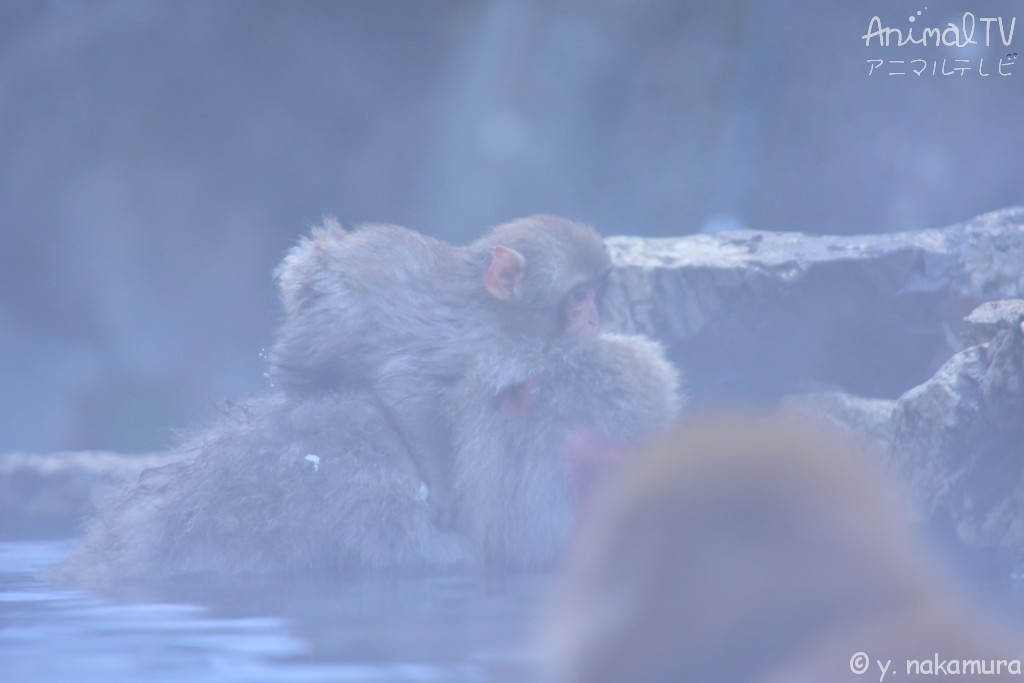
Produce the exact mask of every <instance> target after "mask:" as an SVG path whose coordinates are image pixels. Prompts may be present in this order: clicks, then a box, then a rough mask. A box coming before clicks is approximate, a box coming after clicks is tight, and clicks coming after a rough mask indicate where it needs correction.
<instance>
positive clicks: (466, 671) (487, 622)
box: [0, 541, 546, 683]
mask: <svg viewBox="0 0 1024 683" xmlns="http://www.w3.org/2000/svg"><path fill="white" fill-rule="evenodd" d="M70 547H71V543H70V542H54V541H47V542H10V543H0V670H2V671H3V681H4V682H5V683H58V682H60V683H65V682H66V681H76V682H82V683H92V682H96V683H127V682H128V681H131V682H132V683H135V682H136V681H141V680H145V681H147V682H155V683H163V682H164V681H167V682H170V681H174V682H180V681H189V682H190V683H193V682H198V683H207V682H209V683H231V682H234V681H238V682H242V681H245V682H247V683H261V682H263V681H282V682H286V683H289V682H295V683H299V682H306V681H371V682H372V681H492V680H529V679H531V678H533V677H534V676H531V675H530V672H531V671H532V670H533V669H532V660H533V659H534V653H533V651H532V650H531V649H530V647H529V646H528V643H529V639H528V637H527V634H528V632H529V627H530V625H531V624H532V622H533V620H534V618H535V616H536V611H537V607H538V606H539V604H540V601H541V600H540V598H541V597H542V595H543V592H544V588H545V583H546V582H545V581H544V580H542V579H537V578H522V579H512V580H494V579H483V578H465V577H463V578H451V577H440V578H439V577H432V578H422V579H412V578H403V579H387V580H384V579H361V580H358V581H351V580H346V581H337V580H329V579H318V580H303V581H295V582H289V581H282V580H280V579H278V580H274V579H266V578H259V579H252V580H246V581H231V582H225V581H222V582H207V583H195V582H190V583H187V584H179V585H163V586H158V587H157V586H147V587H139V586H135V587H132V588H131V589H127V588H125V587H118V591H117V593H116V594H113V595H105V596H97V595H92V594H89V593H84V592H80V591H66V590H54V589H52V588H49V587H48V586H46V585H45V584H43V583H42V582H41V581H40V579H39V573H40V572H41V571H42V570H44V569H45V568H46V567H48V566H49V565H51V564H53V563H54V562H56V561H58V560H59V559H61V558H62V557H63V556H64V555H65V554H66V553H67V552H68V550H69V548H70Z"/></svg>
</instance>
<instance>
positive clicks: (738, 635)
mask: <svg viewBox="0 0 1024 683" xmlns="http://www.w3.org/2000/svg"><path fill="white" fill-rule="evenodd" d="M896 500H897V498H896V497H895V495H894V492H892V491H890V490H889V487H888V486H887V482H885V481H884V480H883V479H882V477H881V476H880V474H879V473H877V472H875V471H874V470H873V469H872V467H871V460H870V459H869V458H868V457H867V456H866V455H865V454H862V453H856V452H851V451H850V450H849V449H848V447H847V446H846V445H845V444H844V443H842V442H841V441H837V440H836V439H835V437H832V436H829V435H827V434H822V433H820V432H818V431H817V430H815V429H810V428H809V427H808V426H806V425H799V424H794V423H791V422H786V421H783V420H780V419H777V418H775V417H771V416H754V415H740V416H717V417H704V418H701V419H698V420H694V421H692V422H691V423H690V424H688V425H685V426H684V427H682V428H681V429H678V430H676V431H675V432H673V433H671V434H669V435H667V436H666V437H665V438H664V439H663V440H662V441H661V442H660V443H659V444H658V445H657V446H656V447H655V448H653V449H652V450H651V451H650V454H649V455H648V456H647V457H642V458H638V459H637V460H635V461H634V462H633V464H632V466H631V467H629V468H628V470H627V471H626V472H625V473H623V475H622V476H621V477H620V478H619V479H618V480H617V481H616V482H614V484H613V485H612V486H610V487H609V490H608V491H607V495H606V496H604V498H603V499H601V500H599V501H598V504H597V505H595V506H594V507H595V509H594V510H592V511H593V512H594V514H593V515H591V517H590V518H589V519H588V520H587V521H588V522H589V523H588V524H586V525H584V528H583V529H582V530H581V533H580V534H579V536H578V537H577V538H576V541H577V543H576V545H575V548H574V553H573V556H572V558H571V561H570V562H569V563H568V565H569V566H568V569H569V571H568V572H567V573H566V576H565V577H564V580H563V582H562V585H561V590H560V591H559V599H558V600H557V601H556V605H555V608H554V610H553V613H552V618H551V620H550V624H549V629H548V630H547V632H546V644H547V645H548V646H549V647H550V648H551V650H552V662H553V671H554V677H553V679H554V680H558V681H564V682H565V683H582V682H583V681H586V682H587V683H603V682H605V681H607V682H612V681H624V680H640V681H651V682H661V681H665V682H669V681H704V682H707V683H717V682H721V683H734V682H735V681H751V682H757V681H760V682H763V683H784V682H785V683H812V682H817V681H851V682H853V681H862V680H864V679H865V678H866V677H865V676H862V675H857V674H855V673H853V672H852V671H851V668H850V666H851V664H850V662H851V658H852V657H853V656H854V655H855V654H856V653H858V652H865V653H867V656H868V657H869V660H870V661H868V662H867V663H868V665H869V667H870V670H869V671H868V672H867V673H868V674H869V675H870V676H873V678H872V680H879V676H880V673H881V672H880V669H879V667H878V662H879V661H881V662H882V664H883V665H885V663H886V662H887V661H889V662H890V666H889V669H888V674H889V675H886V676H885V680H886V681H888V680H889V678H890V676H891V675H892V674H893V672H896V674H897V675H896V677H895V680H897V681H898V680H900V679H901V678H902V677H903V676H904V675H905V674H906V672H907V668H906V666H907V661H908V660H919V661H921V660H929V661H930V662H931V660H932V659H933V657H934V656H937V657H938V659H939V660H951V659H956V660H958V661H959V660H975V659H979V660H980V659H983V660H985V662H986V667H987V666H989V664H990V660H992V659H995V660H1008V661H1009V660H1014V659H1021V658H1022V654H1024V652H1022V650H1024V648H1022V647H1021V645H1020V644H1021V642H1022V641H1021V639H1020V637H1019V636H1013V635H1011V634H1010V633H1009V631H1007V630H1006V629H1005V627H1004V626H1002V625H999V624H996V623H994V622H993V621H992V620H991V619H989V618H986V617H984V616H983V615H980V614H979V613H977V611H976V610H974V609H972V608H971V607H970V606H968V605H967V603H966V602H965V601H964V600H963V598H962V596H960V595H958V593H957V591H956V590H955V588H954V587H953V586H952V585H950V583H949V582H948V580H946V579H944V578H943V577H941V576H940V575H938V574H937V573H936V572H935V571H934V569H933V567H932V563H931V562H930V561H929V559H928V558H927V556H926V554H925V553H924V551H923V550H922V547H921V546H920V544H919V542H918V539H917V538H915V536H914V533H913V531H912V528H911V526H910V522H909V519H908V515H907V510H905V509H903V508H902V507H901V506H900V505H899V504H898V503H897V502H896ZM932 665H933V666H934V664H932ZM958 666H959V665H958ZM1003 673H1004V675H1006V665H1003ZM958 678H959V677H958ZM964 678H966V679H967V680H971V681H983V680H988V678H989V677H986V676H982V675H981V674H980V673H978V674H977V675H972V676H965V677H964Z"/></svg>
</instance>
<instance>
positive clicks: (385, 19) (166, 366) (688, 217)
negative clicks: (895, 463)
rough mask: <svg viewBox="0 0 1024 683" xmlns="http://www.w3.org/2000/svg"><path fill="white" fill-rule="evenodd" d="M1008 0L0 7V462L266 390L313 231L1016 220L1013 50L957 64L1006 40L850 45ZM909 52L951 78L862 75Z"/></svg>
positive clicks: (143, 431) (144, 2)
mask: <svg viewBox="0 0 1024 683" xmlns="http://www.w3.org/2000/svg"><path fill="white" fill-rule="evenodd" d="M926 2H927V5H926V4H925V3H926ZM925 7H927V9H925ZM1019 9H1020V6H1019V3H1014V2H1012V0H1005V1H1002V2H1000V1H998V0H972V2H951V1H948V0H943V1H941V2H939V1H936V0H921V1H919V2H893V1H884V2H883V1H877V2H830V3H824V2H820V0H780V1H778V2H770V3H769V2H742V1H740V0H724V1H722V2H717V3H709V2H697V1H685V2H684V1H681V0H649V1H646V2H627V1H625V0H594V1H589V2H583V1H582V0H581V1H578V2H574V1H568V0H498V1H496V2H491V3H483V2H477V1H475V0H465V1H452V2H445V1H441V0H437V1H434V2H415V1H412V0H408V1H400V2H399V1H396V0H374V1H370V0H367V1H365V2H356V1H351V2H265V1H264V2H244V1H241V0H233V1H232V0H226V1H219V2H196V1H175V2H171V1H148V0H121V1H85V0H74V1H72V0H63V1H53V0H51V1H43V0H6V1H5V2H3V3H2V4H0V451H3V450H12V449H26V450H53V449H63V448H116V449H124V450H146V449H152V448H159V447H161V446H164V445H167V444H168V443H170V442H171V441H172V440H173V434H172V429H173V428H175V427H183V426H187V425H188V424H189V423H191V422H193V421H194V420H196V419H200V418H202V417H203V416H204V415H208V414H209V413H210V412H211V406H212V405H213V404H214V402H215V401H217V400H218V399H220V398H224V397H239V396H242V395H245V394H246V393H250V392H254V391H259V390H261V389H262V388H264V387H265V386H266V380H265V379H264V377H263V376H262V362H261V359H260V350H261V348H263V347H265V346H267V345H268V344H269V341H270V339H271V336H272V334H273V328H274V324H275V320H276V316H277V312H278V309H277V302H276V295H275V292H274V289H273V286H272V282H271V278H270V273H271V271H272V269H273V267H274V265H275V263H276V262H277V261H278V260H279V259H280V257H281V255H282V254H283V253H284V251H285V250H286V249H287V248H288V246H289V245H290V244H292V243H293V242H294V241H295V239H296V238H297V237H298V236H299V235H300V234H301V233H302V232H303V231H304V230H305V229H306V228H307V227H308V225H310V224H312V223H314V222H317V221H318V220H319V219H320V217H321V216H322V215H324V214H333V215H337V216H338V217H339V218H340V219H341V220H342V221H343V222H346V223H354V222H359V221H371V220H373V221H391V222H397V223H402V224H405V225H409V226H411V227H414V228H417V229H419V230H422V231H424V232H429V233H432V234H436V235H438V236H441V237H444V238H447V239H451V240H454V241H466V240H468V239H471V238H472V237H473V236H475V235H476V234H478V233H479V232H480V231H481V230H482V229H483V228H485V227H486V226H488V225H492V224H494V223H497V222H501V221H504V220H508V219H510V218H513V217H516V216H519V215H524V214H529V213H536V212H552V213H558V214H564V215H567V216H570V217H573V218H577V219H581V220H585V221H589V222H592V223H593V224H594V225H596V226H597V227H598V228H599V229H600V230H601V231H602V232H604V233H606V234H612V233H635V234H645V235H679V234H686V233H692V232H696V231H699V230H702V229H721V228H723V227H730V226H739V225H742V226H747V227H753V228H760V229H769V230H805V231H813V232H834V233H854V232H877V231H891V230H904V229H914V228H921V227H936V226H943V225H947V224H950V223H953V222H957V221H961V220H965V219H967V218H969V217H971V216H973V215H975V214H978V213H981V212H984V211H988V210H991V209H995V208H998V207H1002V206H1006V205H1010V204H1016V203H1020V202H1021V201H1022V199H1024V183H1022V176H1021V167H1020V156H1021V150H1022V149H1024V125H1022V112H1024V109H1022V105H1024V58H1022V59H1021V60H1020V61H1019V62H1018V64H1017V65H1016V66H1015V67H1011V69H1010V70H1011V72H1012V74H1013V75H1012V76H1010V77H1006V78H1000V77H998V76H994V75H993V76H989V77H987V78H983V77H980V76H979V75H978V74H977V71H976V69H977V66H978V62H979V60H980V59H982V58H983V59H984V60H985V65H986V66H985V70H986V71H989V72H992V71H994V70H995V69H996V66H995V62H996V61H998V59H999V58H1000V57H1005V55H1006V54H1007V53H1012V52H1014V51H1020V52H1021V53H1022V57H1024V25H1018V26H1016V29H1017V30H1018V31H1017V33H1015V34H1014V39H1013V43H1012V44H1011V46H1010V47H1009V48H1006V47H1003V46H1002V44H1001V43H1000V42H999V37H998V31H997V29H996V27H993V36H992V38H991V39H992V41H993V42H994V43H995V44H994V45H992V46H989V47H986V46H984V43H983V42H982V41H983V39H984V25H983V24H978V26H977V29H976V34H975V39H976V40H979V43H980V44H979V45H976V46H971V47H968V48H963V49H958V48H949V47H938V48H937V47H927V48H920V47H918V48H912V47H904V48H894V47H890V48H885V49H883V48H879V47H877V42H876V43H875V45H876V47H871V48H867V47H865V46H864V43H863V41H862V40H861V39H860V36H861V35H862V34H864V33H865V32H866V30H867V28H868V22H869V20H870V18H871V16H872V15H874V14H879V15H881V18H882V20H883V24H885V25H886V26H892V27H896V28H900V29H903V30H906V29H907V28H909V27H911V26H915V28H920V27H921V26H939V27H943V28H944V27H945V26H946V23H947V21H953V22H955V23H957V24H959V23H960V21H961V17H962V15H963V13H964V12H965V11H972V12H973V13H974V14H975V15H976V16H977V17H983V16H1003V17H1004V20H1005V22H1006V23H1005V29H1007V30H1008V29H1009V20H1010V18H1011V17H1013V16H1014V12H1015V11H1018V10H1019ZM918 10H922V15H921V17H920V18H919V19H918V20H917V23H916V24H910V23H909V22H908V17H909V16H911V15H913V14H914V13H915V12H916V11H918ZM1020 13H1021V19H1022V22H1024V12H1020ZM914 57H922V58H927V59H928V60H929V64H931V62H932V61H934V60H936V59H938V60H940V62H941V60H942V59H944V58H945V59H947V60H952V59H970V60H971V63H970V64H969V66H971V67H972V71H970V72H968V73H967V74H966V75H964V76H952V77H943V76H931V75H930V68H931V67H930V66H929V72H928V73H927V75H922V76H902V77H895V76H894V77H889V76H884V75H882V74H880V73H877V72H876V74H875V75H873V76H868V64H867V59H870V58H884V59H906V60H909V59H911V58H914ZM951 66H952V63H950V64H949V65H948V66H947V70H948V68H950V67H951ZM940 68H941V66H940ZM887 70H889V69H888V67H887Z"/></svg>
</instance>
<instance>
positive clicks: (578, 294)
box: [566, 285, 594, 306]
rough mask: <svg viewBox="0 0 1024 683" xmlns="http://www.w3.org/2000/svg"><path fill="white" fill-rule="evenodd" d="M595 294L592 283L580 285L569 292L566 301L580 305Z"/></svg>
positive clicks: (572, 304) (573, 304)
mask: <svg viewBox="0 0 1024 683" xmlns="http://www.w3.org/2000/svg"><path fill="white" fill-rule="evenodd" d="M593 295H594V287H593V286H591V285H580V286H578V287H576V288H575V289H573V290H572V291H570V292H569V296H568V298H567V299H566V301H567V302H568V303H569V305H570V306H579V305H580V304H582V303H583V302H585V301H587V300H588V299H589V298H590V297H591V296H593Z"/></svg>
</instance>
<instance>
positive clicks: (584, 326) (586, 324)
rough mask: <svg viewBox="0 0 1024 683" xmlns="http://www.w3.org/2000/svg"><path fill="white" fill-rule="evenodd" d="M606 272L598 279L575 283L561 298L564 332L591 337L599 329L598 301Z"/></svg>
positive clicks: (573, 335) (599, 311) (602, 291)
mask: <svg viewBox="0 0 1024 683" xmlns="http://www.w3.org/2000/svg"><path fill="white" fill-rule="evenodd" d="M606 282H607V274H606V275H605V276H604V277H601V278H600V279H598V280H591V281H587V282H584V283H582V284H579V285H576V286H575V287H573V288H572V289H570V290H569V292H568V294H566V295H565V297H564V298H563V299H562V306H561V311H562V315H561V318H562V320H561V323H562V328H563V330H564V332H565V334H568V335H569V336H572V337H592V336H594V335H596V334H597V333H598V332H599V331H600V329H601V310H600V303H601V298H602V296H603V294H604V289H605V284H606Z"/></svg>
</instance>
